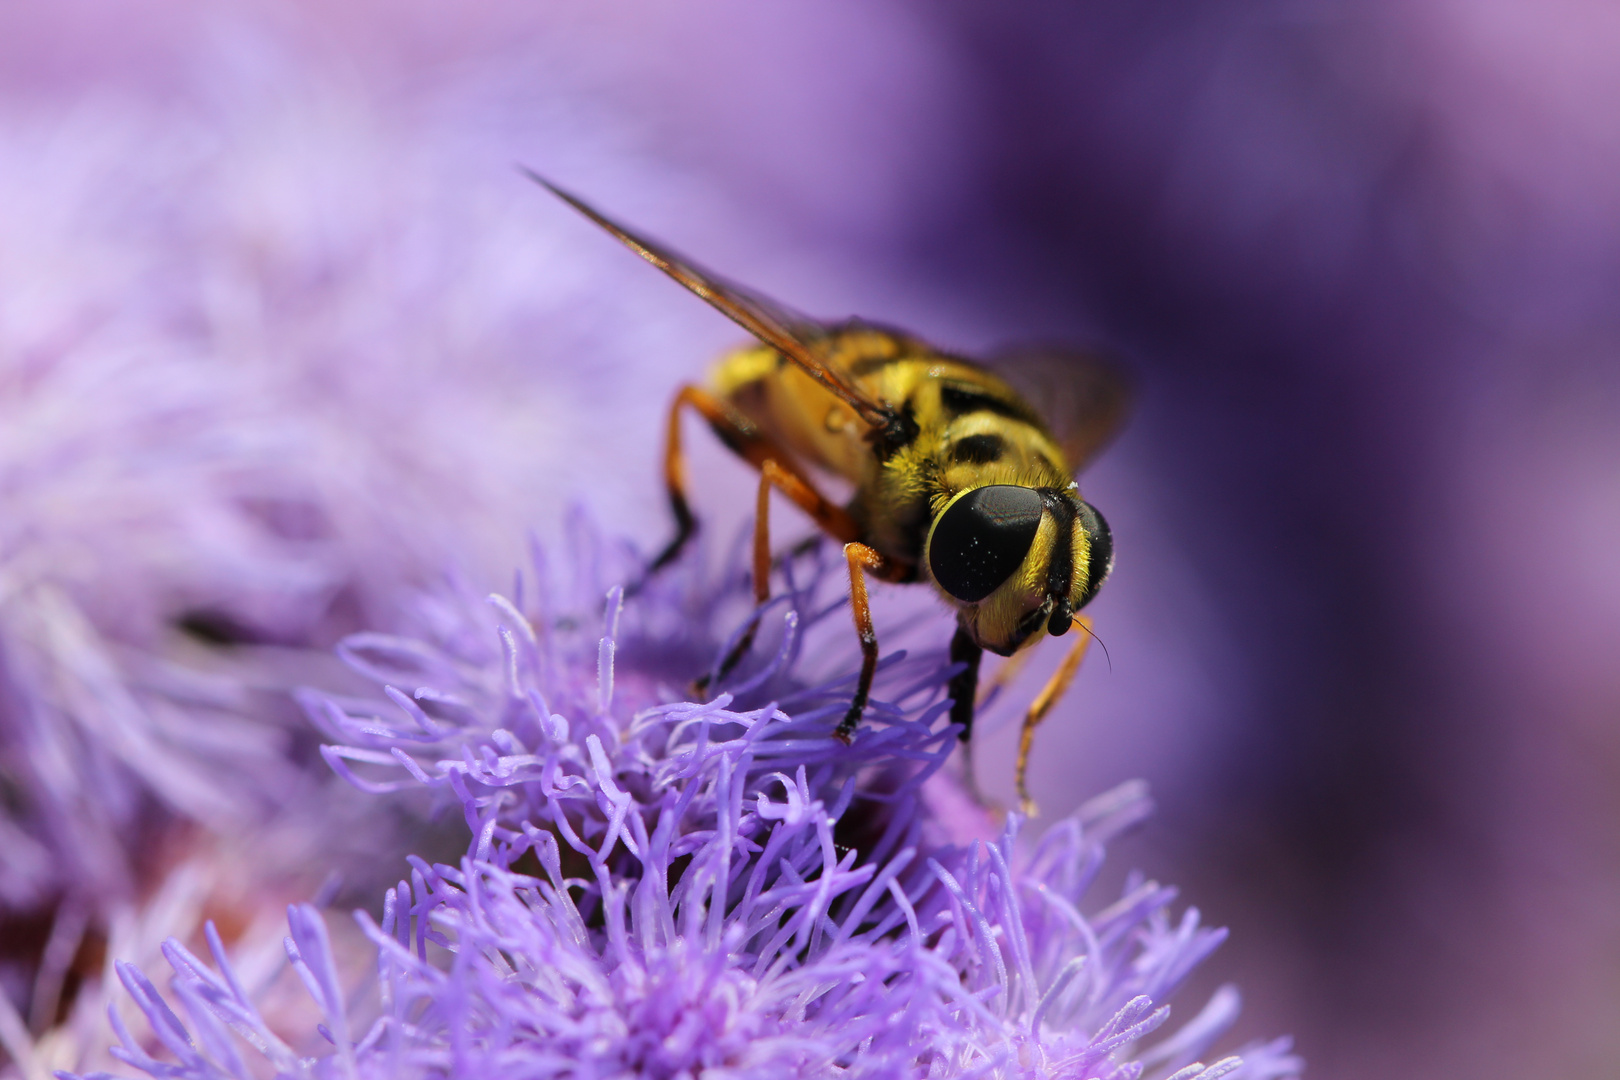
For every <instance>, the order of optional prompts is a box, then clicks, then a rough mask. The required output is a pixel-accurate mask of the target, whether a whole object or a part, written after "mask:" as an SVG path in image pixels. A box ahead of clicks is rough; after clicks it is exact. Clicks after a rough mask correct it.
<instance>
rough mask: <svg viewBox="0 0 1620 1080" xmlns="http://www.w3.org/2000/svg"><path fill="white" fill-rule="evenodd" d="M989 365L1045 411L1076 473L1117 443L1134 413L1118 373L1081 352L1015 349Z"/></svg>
mask: <svg viewBox="0 0 1620 1080" xmlns="http://www.w3.org/2000/svg"><path fill="white" fill-rule="evenodd" d="M986 366H988V367H989V368H990V369H991V370H993V371H994V372H995V373H996V374H997V375H999V376H1001V377H1002V378H1003V379H1005V380H1007V382H1008V383H1010V384H1011V385H1012V386H1013V388H1014V389H1015V390H1017V391H1018V392H1019V393H1020V394H1021V395H1023V397H1024V400H1026V401H1028V402H1030V403H1031V404H1033V405H1035V406H1036V407H1037V408H1038V409H1039V410H1040V412H1041V415H1042V416H1043V417H1044V418H1045V419H1046V422H1047V424H1048V425H1049V426H1050V427H1051V430H1052V435H1053V436H1054V437H1055V438H1056V439H1057V441H1058V445H1059V446H1060V447H1062V449H1063V454H1064V456H1065V457H1066V458H1068V461H1069V468H1071V469H1073V470H1074V471H1075V472H1076V473H1079V472H1080V471H1081V470H1082V469H1084V468H1085V467H1086V466H1087V465H1088V464H1090V463H1091V462H1092V460H1093V459H1095V458H1096V456H1097V455H1098V454H1100V453H1101V452H1102V451H1103V448H1104V447H1106V446H1107V445H1108V444H1109V443H1110V442H1112V441H1113V439H1114V436H1116V435H1118V434H1119V430H1120V428H1121V427H1123V426H1124V424H1125V418H1126V416H1127V415H1128V414H1129V412H1130V404H1131V391H1130V385H1129V383H1127V382H1126V380H1125V377H1124V376H1123V375H1122V374H1121V373H1120V371H1119V369H1118V368H1116V367H1114V366H1113V365H1111V364H1109V363H1107V362H1105V361H1103V360H1101V359H1099V358H1098V357H1097V356H1096V355H1094V354H1092V353H1088V352H1084V351H1082V350H1080V349H1075V348H1070V347H1064V346H1049V345H1022V346H1015V347H1011V348H1007V349H1003V350H1000V351H998V352H997V353H995V354H994V355H993V356H992V357H991V358H990V360H989V362H988V363H987V365H986Z"/></svg>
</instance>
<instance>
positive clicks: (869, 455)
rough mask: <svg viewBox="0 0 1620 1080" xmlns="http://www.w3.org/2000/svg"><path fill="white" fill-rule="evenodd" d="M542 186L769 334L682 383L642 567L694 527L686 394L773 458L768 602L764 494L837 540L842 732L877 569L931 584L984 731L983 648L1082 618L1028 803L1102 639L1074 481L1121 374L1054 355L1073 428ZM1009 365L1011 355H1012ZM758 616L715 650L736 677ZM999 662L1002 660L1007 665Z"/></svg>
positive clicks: (909, 346) (960, 697)
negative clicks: (1055, 722) (1091, 647)
mask: <svg viewBox="0 0 1620 1080" xmlns="http://www.w3.org/2000/svg"><path fill="white" fill-rule="evenodd" d="M525 172H526V173H527V175H528V176H529V177H530V178H531V179H533V180H534V181H535V182H537V183H539V184H540V185H541V186H543V187H545V188H546V189H548V190H549V191H551V192H552V193H553V194H555V195H556V196H558V197H559V198H561V199H562V200H563V201H564V202H566V203H568V204H569V205H570V206H572V207H573V208H574V209H576V210H578V211H579V212H580V213H582V214H584V215H585V216H586V217H587V218H589V219H591V220H592V221H594V222H595V223H596V224H598V225H600V226H601V227H602V228H604V229H606V230H607V231H608V232H609V233H612V234H613V235H614V236H615V237H617V238H618V239H619V240H620V241H622V242H623V243H624V244H625V245H626V246H627V247H629V248H630V249H631V250H632V251H634V252H636V254H638V255H640V256H641V257H642V258H644V259H646V260H647V261H648V262H650V263H652V264H653V265H654V266H656V267H658V269H660V270H662V271H663V272H664V273H666V274H668V275H669V276H670V277H672V278H674V279H675V280H676V281H678V282H680V283H681V284H682V285H684V286H685V287H686V288H687V289H689V290H691V291H692V292H694V293H696V294H697V295H698V296H699V297H701V298H703V299H704V300H706V301H708V303H710V304H711V305H713V306H714V307H715V308H717V309H718V310H719V311H720V312H721V313H722V314H724V315H726V316H727V317H728V318H730V319H731V320H732V321H734V322H736V323H737V324H738V325H739V326H741V327H742V328H743V329H744V330H747V331H748V332H749V333H750V334H752V335H753V336H754V337H755V338H756V339H757V344H755V345H753V346H750V347H747V348H743V349H740V350H738V351H736V352H733V353H731V354H730V355H728V356H726V357H725V358H724V359H722V360H721V362H720V363H719V365H718V366H717V368H716V369H715V372H714V375H713V378H712V380H711V384H710V385H708V386H697V385H691V384H688V385H685V386H682V387H681V388H680V389H679V390H678V391H677V392H676V394H675V398H674V400H673V402H672V403H671V404H670V409H669V419H668V427H667V431H666V441H665V446H664V482H665V486H666V488H667V490H668V494H669V503H670V508H671V510H672V511H673V513H674V517H675V524H676V532H675V536H674V538H673V539H672V540H671V541H670V542H669V544H668V546H667V547H665V548H664V549H663V551H662V552H661V553H660V554H659V555H658V556H657V557H656V558H655V559H653V561H652V562H651V563H650V564H649V566H648V568H647V573H648V574H649V575H651V574H654V573H656V572H657V571H658V570H660V569H662V568H663V567H665V566H667V565H668V564H669V563H670V562H672V561H673V560H674V559H675V557H676V556H677V555H678V554H680V552H681V550H682V549H683V548H684V547H685V545H686V543H687V541H688V540H689V539H690V538H691V536H692V534H693V533H694V532H695V531H696V529H697V519H696V517H694V515H693V513H692V510H691V506H690V503H689V502H688V500H687V481H686V469H685V463H684V457H683V455H682V451H681V429H680V421H681V414H682V413H683V412H684V411H685V410H687V409H691V410H693V411H695V412H697V413H698V414H699V415H701V416H702V417H703V419H704V420H706V421H707V422H708V424H709V426H710V428H712V429H713V430H714V433H715V434H716V435H717V436H718V437H719V438H720V440H721V441H722V442H723V443H724V444H725V445H726V446H727V447H728V448H729V449H730V450H731V451H732V452H733V453H735V454H737V455H738V456H739V457H741V458H743V459H744V460H746V461H747V462H748V463H749V464H751V465H753V466H754V467H755V468H756V469H758V470H759V473H760V483H759V498H758V513H757V515H756V517H755V524H754V545H753V577H754V595H755V599H756V600H757V601H758V602H759V603H760V604H763V603H764V602H765V601H766V600H768V599H769V598H770V571H771V549H770V523H769V514H768V510H769V494H770V490H771V488H773V487H774V488H776V489H777V490H779V491H781V492H782V493H783V494H784V495H786V496H787V497H788V498H789V499H791V500H792V501H793V502H794V503H796V504H797V505H798V506H799V507H800V508H801V509H803V510H804V511H805V512H806V513H807V514H809V515H810V517H811V518H812V519H813V520H814V521H815V523H816V525H817V526H819V527H820V529H821V530H822V531H823V532H825V533H826V534H827V535H829V536H831V537H833V538H834V539H836V540H838V541H840V542H841V543H842V544H843V545H844V555H845V558H846V560H847V562H848V564H849V588H850V600H851V606H852V608H853V611H854V619H855V628H856V632H857V633H858V635H859V637H860V645H861V672H860V678H859V680H858V681H857V683H856V687H855V693H854V696H853V698H852V699H851V701H850V706H849V711H848V712H847V713H846V714H845V716H844V718H843V721H842V722H841V723H840V724H839V725H838V728H837V730H836V731H835V733H834V734H835V735H836V736H837V737H838V738H839V739H841V740H843V741H844V742H849V741H850V740H851V738H852V737H853V735H854V731H855V728H856V726H857V725H858V724H859V722H860V719H861V715H862V713H863V712H864V711H865V709H866V703H867V697H868V694H869V693H870V691H871V686H872V677H873V674H874V673H875V671H876V668H877V661H878V641H877V634H876V632H875V630H874V628H873V625H872V616H871V611H870V609H869V607H868V604H867V590H866V575H868V574H871V575H872V576H874V577H876V578H878V579H880V580H883V581H891V582H928V583H930V584H932V585H933V586H934V587H935V588H936V589H937V590H938V591H939V594H940V595H941V597H943V599H944V600H945V602H946V603H948V604H949V605H950V606H951V607H952V608H954V609H955V611H956V615H957V628H956V634H955V637H954V638H953V639H952V641H951V646H950V656H951V660H952V661H953V662H956V663H961V664H963V665H964V669H963V670H962V672H961V673H960V674H958V675H957V676H955V677H954V678H953V679H952V681H951V684H950V687H949V692H950V696H951V699H952V707H951V720H952V721H953V722H954V723H957V724H959V725H961V729H962V730H961V739H962V741H963V742H964V743H966V742H967V740H968V739H969V736H970V735H971V733H972V727H973V711H974V703H975V694H976V692H977V688H978V672H979V662H980V659H981V657H982V656H983V653H984V651H985V650H989V651H990V652H993V653H996V654H997V655H1000V656H1008V657H1010V656H1012V655H1013V654H1014V653H1018V652H1020V650H1023V649H1026V648H1028V647H1029V646H1031V645H1033V644H1034V643H1035V642H1037V641H1038V640H1040V639H1041V638H1042V637H1044V636H1047V635H1050V636H1053V637H1061V636H1063V635H1064V634H1066V633H1067V632H1068V631H1069V630H1070V629H1071V628H1072V627H1074V626H1079V627H1081V629H1082V630H1083V631H1084V632H1083V633H1082V634H1080V635H1079V637H1078V639H1077V640H1076V642H1075V644H1074V645H1073V646H1072V647H1071V648H1070V650H1069V652H1068V654H1067V655H1066V656H1065V657H1064V659H1063V662H1062V663H1061V664H1059V666H1058V668H1057V670H1056V671H1055V672H1054V674H1053V675H1052V677H1051V679H1050V680H1049V681H1048V682H1047V684H1046V686H1045V688H1044V689H1043V690H1042V691H1041V693H1040V694H1039V695H1038V696H1037V697H1036V699H1035V701H1034V703H1033V704H1032V705H1030V707H1029V709H1028V710H1027V712H1026V713H1025V717H1024V726H1023V732H1022V737H1021V741H1020V745H1019V752H1018V761H1017V765H1016V778H1015V779H1016V786H1017V791H1018V795H1019V798H1020V800H1021V801H1022V803H1023V806H1024V808H1025V810H1026V812H1029V813H1033V810H1034V808H1033V804H1032V803H1031V801H1030V798H1029V795H1028V791H1027V789H1026V785H1025V771H1026V767H1027V764H1028V758H1029V749H1030V745H1031V740H1032V737H1033V732H1034V728H1035V726H1036V725H1037V724H1038V723H1039V722H1040V721H1041V720H1042V719H1043V718H1044V717H1045V715H1046V713H1047V711H1048V710H1050V708H1051V706H1052V705H1053V704H1054V703H1055V702H1056V700H1057V699H1058V697H1059V696H1061V694H1062V693H1063V692H1064V690H1065V689H1067V687H1068V684H1069V682H1070V681H1071V680H1072V679H1073V677H1074V674H1075V671H1076V670H1077V669H1078V667H1079V664H1080V660H1081V658H1082V657H1083V655H1084V653H1085V648H1086V644H1087V643H1088V641H1089V639H1090V636H1091V635H1090V620H1089V619H1086V618H1085V617H1084V616H1081V615H1080V614H1079V612H1080V609H1082V608H1084V607H1085V606H1086V604H1087V603H1089V602H1090V600H1091V599H1092V598H1093V597H1094V596H1096V594H1097V590H1098V588H1099V587H1100V586H1101V585H1102V583H1103V580H1104V579H1105V578H1106V577H1107V576H1108V572H1109V570H1110V569H1111V568H1112V566H1113V560H1114V548H1113V539H1112V536H1111V534H1110V533H1109V529H1108V524H1107V522H1105V521H1104V520H1103V517H1102V515H1101V514H1099V513H1098V512H1097V511H1096V509H1095V508H1094V507H1092V506H1091V504H1089V503H1087V502H1086V501H1085V500H1084V499H1082V498H1081V497H1080V492H1079V487H1078V485H1077V484H1076V483H1075V481H1074V479H1073V475H1074V471H1075V470H1077V469H1079V468H1080V467H1081V466H1083V465H1084V464H1086V463H1087V462H1088V461H1089V460H1090V459H1091V458H1092V457H1093V456H1094V455H1095V454H1096V452H1097V451H1098V450H1100V449H1101V448H1102V446H1103V444H1105V443H1106V442H1107V441H1108V440H1109V438H1110V437H1111V436H1112V435H1113V434H1114V432H1115V431H1116V430H1117V429H1118V427H1119V424H1120V421H1121V420H1122V419H1123V416H1124V411H1125V396H1126V395H1125V392H1124V387H1123V384H1122V383H1121V382H1120V381H1119V380H1118V378H1117V377H1115V376H1114V375H1113V374H1112V373H1111V372H1110V371H1109V370H1108V369H1107V368H1105V367H1104V366H1102V365H1100V364H1098V363H1096V362H1095V361H1093V360H1090V359H1089V358H1086V357H1083V356H1080V355H1078V354H1067V355H1061V354H1056V353H1051V352H1048V353H1045V354H1044V355H1043V356H1042V357H1041V359H1039V360H1038V359H1037V357H1036V355H1035V354H1026V355H1025V356H1024V357H1023V358H1022V363H1023V365H1024V366H1026V367H1027V366H1029V365H1031V364H1034V363H1040V362H1042V360H1044V363H1045V366H1046V368H1047V373H1048V375H1058V376H1059V378H1058V379H1050V378H1049V379H1048V385H1047V386H1045V387H1043V389H1042V397H1043V399H1054V400H1043V403H1044V404H1047V405H1048V406H1054V407H1056V408H1060V409H1061V410H1062V412H1063V413H1064V414H1065V419H1067V420H1069V421H1070V424H1069V427H1068V429H1067V431H1068V436H1069V437H1068V438H1066V439H1063V440H1060V439H1059V438H1058V436H1057V435H1056V434H1054V430H1053V428H1052V427H1051V426H1050V425H1049V424H1048V423H1047V422H1046V420H1045V418H1044V417H1045V416H1050V415H1057V414H1056V413H1055V412H1053V411H1047V412H1045V413H1044V414H1043V411H1042V410H1039V409H1037V408H1036V407H1035V406H1033V405H1032V404H1031V403H1030V401H1029V400H1027V399H1026V397H1025V396H1024V395H1021V394H1020V393H1019V392H1018V391H1017V390H1016V389H1015V388H1014V387H1013V385H1012V384H1011V383H1010V382H1008V381H1007V380H1006V379H1004V378H1003V377H1002V376H1001V375H1000V374H998V373H997V372H996V371H994V370H992V369H990V368H988V367H986V366H984V365H981V364H979V363H976V362H973V361H971V360H967V359H964V358H961V357H957V356H953V355H951V354H949V353H946V352H943V351H941V350H939V349H936V348H934V347H933V346H931V345H929V344H927V343H926V342H923V341H921V340H919V339H917V338H916V337H913V336H912V335H910V334H906V333H903V332H901V331H898V330H895V329H891V328H888V327H884V326H879V325H875V324H872V323H868V322H863V321H861V320H858V319H851V320H848V321H845V322H842V323H831V324H829V323H821V322H816V321H813V320H811V319H808V318H806V317H804V316H801V315H798V314H796V313H794V312H791V311H789V310H788V309H786V308H784V307H783V306H782V305H780V304H777V303H775V302H774V301H771V300H768V299H766V298H764V297H762V296H760V295H759V294H758V293H755V292H753V291H751V290H748V289H745V288H742V287H740V286H738V285H735V284H733V283H731V282H728V281H726V280H725V279H724V278H721V277H719V276H717V275H715V274H712V273H710V272H708V271H706V270H704V269H702V268H700V267H698V266H697V265H696V264H695V263H693V262H691V261H690V260H688V259H686V258H684V257H682V256H680V255H678V254H676V253H675V252H673V251H671V250H670V249H668V248H666V247H663V246H662V245H660V244H657V243H655V242H653V241H651V240H649V239H647V238H645V237H642V236H638V235H637V234H635V233H633V232H631V231H630V230H629V229H627V228H625V227H624V226H622V225H619V224H617V223H616V222H614V221H612V220H611V219H609V218H608V217H606V216H605V215H603V214H602V213H601V212H599V211H597V210H596V209H594V208H593V207H591V206H590V205H588V204H587V203H585V202H584V201H582V200H581V199H579V198H578V197H576V196H574V195H572V194H570V193H569V192H567V191H564V190H562V189H560V188H558V187H557V186H556V185H554V184H552V183H550V182H549V181H547V180H546V179H545V178H543V177H541V176H539V175H537V174H535V173H533V172H529V171H528V170H525ZM1011 366H1012V367H1014V368H1016V367H1017V366H1018V365H1017V364H1014V365H1011ZM806 465H812V466H816V467H819V468H821V469H824V470H826V471H828V472H831V473H833V474H835V475H837V476H841V477H843V478H844V479H846V480H848V481H850V482H851V483H852V484H853V485H854V497H853V499H852V500H851V502H850V503H849V504H848V505H847V506H839V505H837V504H835V503H833V502H832V501H830V500H829V499H827V498H826V497H825V496H824V495H822V494H821V492H820V491H819V490H817V487H816V484H815V481H814V480H813V479H812V477H811V475H810V473H809V472H808V470H807V469H806ZM751 640H752V632H751V630H750V632H749V633H746V634H745V635H744V636H743V638H742V640H741V642H740V643H739V644H738V646H737V647H736V648H735V649H733V650H732V651H731V653H730V654H729V655H728V656H727V657H726V658H725V659H724V660H723V661H722V663H721V666H720V668H719V673H720V675H721V676H724V675H725V674H726V673H727V672H728V671H729V670H730V668H731V667H733V666H734V665H735V664H736V663H737V662H738V661H739V660H740V659H741V658H742V656H743V655H744V654H745V653H746V652H747V650H748V648H749V647H750V644H751ZM1004 670H1005V669H1004Z"/></svg>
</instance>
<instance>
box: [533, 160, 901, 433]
mask: <svg viewBox="0 0 1620 1080" xmlns="http://www.w3.org/2000/svg"><path fill="white" fill-rule="evenodd" d="M520 168H521V166H520ZM523 173H524V175H526V176H528V177H529V179H531V180H533V181H534V182H535V183H537V184H539V185H540V186H541V187H543V188H545V189H546V190H547V191H549V192H551V193H552V194H553V195H555V196H557V197H558V198H559V199H561V200H563V202H566V203H567V204H568V205H569V206H572V207H573V208H574V209H575V210H578V211H579V212H580V213H581V214H584V215H585V216H586V217H588V218H590V219H591V220H592V221H594V222H596V223H597V224H598V225H600V226H601V227H602V228H604V229H606V230H607V231H608V232H610V233H612V234H613V235H614V236H616V237H618V239H619V240H620V241H621V242H622V243H623V244H624V245H625V246H626V247H628V248H629V249H630V250H631V251H634V252H635V253H636V254H637V255H640V256H641V257H642V258H643V259H646V260H647V261H648V262H650V263H652V264H653V265H654V266H656V267H658V269H660V270H662V271H663V272H664V273H666V274H668V275H669V276H670V277H672V278H674V279H675V280H676V281H678V282H680V283H681V284H682V285H685V286H686V287H687V288H688V289H690V290H691V291H692V292H694V293H696V294H697V295H698V296H700V297H702V298H703V299H704V300H707V301H708V302H709V303H710V304H711V305H713V306H714V307H715V308H716V309H717V310H718V311H719V312H720V313H721V314H722V315H725V316H726V317H727V318H728V319H730V320H731V321H732V322H734V323H736V324H737V325H738V326H741V327H742V328H743V329H744V330H747V331H748V332H749V333H750V334H753V335H754V336H755V337H757V338H758V339H759V340H760V341H763V342H764V343H765V344H767V345H769V346H770V347H771V348H773V349H775V350H776V351H777V352H779V353H781V354H782V355H783V356H785V357H787V358H788V359H789V360H791V361H793V362H794V363H795V364H798V365H799V366H800V367H801V368H803V369H804V370H805V372H806V373H807V374H808V375H809V376H810V377H811V378H813V379H815V380H816V381H817V382H819V383H820V384H821V385H823V386H825V387H826V388H827V389H828V390H831V391H832V392H833V393H834V394H836V395H838V396H839V397H840V398H842V399H843V400H844V401H845V402H846V403H847V404H848V405H849V406H850V407H851V408H852V409H854V410H855V413H856V415H858V416H859V417H860V418H861V419H862V420H864V421H866V423H868V424H870V425H871V426H873V427H876V428H884V427H886V426H888V425H889V424H891V423H892V422H893V420H894V410H892V409H890V408H889V407H888V406H886V405H884V404H882V403H880V402H878V401H875V400H873V399H872V398H870V397H868V396H867V395H865V394H863V393H861V392H860V391H859V390H858V389H856V388H855V385H854V383H853V382H852V381H851V380H850V378H849V376H848V375H847V374H845V373H844V372H843V371H842V370H841V369H839V368H838V367H837V366H836V365H834V364H833V362H832V361H831V360H829V359H828V358H827V357H826V355H825V351H824V349H823V348H822V345H821V342H822V341H823V339H825V337H826V329H825V328H824V327H823V326H822V325H821V324H820V323H817V322H815V321H814V320H812V319H809V318H806V317H805V316H803V315H800V314H798V313H797V312H794V311H792V310H790V309H788V308H786V307H784V306H783V305H781V304H778V303H776V302H775V301H774V300H770V299H767V298H766V297H763V296H761V295H759V294H758V293H756V292H753V291H752V290H749V289H745V288H743V287H742V286H741V285H736V284H734V283H732V282H730V281H727V280H726V279H725V278H723V277H720V276H719V275H718V274H713V273H710V272H709V271H707V270H705V269H703V268H702V267H700V266H698V265H697V264H696V263H694V262H692V261H691V260H689V259H687V258H685V257H684V256H682V255H679V254H677V253H675V252H674V251H671V250H670V249H669V248H666V247H663V246H662V245H660V244H657V243H654V242H653V241H651V240H648V239H647V238H645V237H642V236H637V235H636V234H635V233H633V232H631V231H630V230H629V229H627V228H625V227H624V226H623V225H620V224H618V223H617V222H615V221H613V220H612V219H611V218H608V217H607V216H606V215H604V214H602V213H601V212H600V211H599V210H597V209H596V208H594V207H592V206H591V205H590V204H588V203H586V202H585V201H584V200H583V199H580V198H579V197H578V196H575V195H573V194H570V193H569V192H567V191H564V190H563V189H562V188H560V187H558V186H557V185H556V184H553V183H552V182H551V181H549V180H547V179H546V178H545V177H543V176H541V175H539V174H538V173H536V172H534V171H533V170H530V169H526V168H525V169H523Z"/></svg>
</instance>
